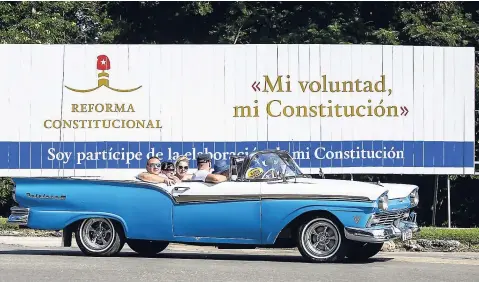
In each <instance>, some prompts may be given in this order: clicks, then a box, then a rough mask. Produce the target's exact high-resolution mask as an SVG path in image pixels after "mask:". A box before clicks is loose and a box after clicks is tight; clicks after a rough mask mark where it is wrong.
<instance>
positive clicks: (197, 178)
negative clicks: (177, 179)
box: [191, 170, 210, 181]
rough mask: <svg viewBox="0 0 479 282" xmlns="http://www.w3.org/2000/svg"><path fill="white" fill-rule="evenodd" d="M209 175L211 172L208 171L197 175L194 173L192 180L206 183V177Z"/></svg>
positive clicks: (200, 171) (198, 172)
mask: <svg viewBox="0 0 479 282" xmlns="http://www.w3.org/2000/svg"><path fill="white" fill-rule="evenodd" d="M208 174H210V172H209V171H207V170H198V171H196V172H195V173H193V176H192V177H191V180H201V181H205V179H206V176H208Z"/></svg>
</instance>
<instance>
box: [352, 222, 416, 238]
mask: <svg viewBox="0 0 479 282" xmlns="http://www.w3.org/2000/svg"><path fill="white" fill-rule="evenodd" d="M408 231H411V232H412V233H415V232H418V231H419V226H418V225H417V223H416V222H414V221H407V220H403V221H400V222H399V223H398V225H397V226H394V225H390V226H377V227H367V228H355V227H345V228H344V235H345V237H346V239H348V240H352V241H359V242H364V243H384V242H386V241H390V240H393V239H396V238H399V237H401V235H402V233H404V232H408Z"/></svg>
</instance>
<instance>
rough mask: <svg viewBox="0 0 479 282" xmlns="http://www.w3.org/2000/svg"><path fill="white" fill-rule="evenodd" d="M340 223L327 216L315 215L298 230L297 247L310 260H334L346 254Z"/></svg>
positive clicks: (340, 258) (338, 259)
mask: <svg viewBox="0 0 479 282" xmlns="http://www.w3.org/2000/svg"><path fill="white" fill-rule="evenodd" d="M341 230H342V229H341V228H340V224H339V223H337V222H336V220H334V219H332V218H327V217H316V218H313V219H311V220H309V221H307V222H305V223H304V224H302V225H301V226H300V228H299V230H298V236H297V240H298V249H299V252H300V253H301V255H302V256H303V257H304V258H306V259H307V260H308V261H311V262H336V261H340V260H342V259H344V257H345V255H346V246H345V241H346V240H345V237H344V233H343V232H342V231H341Z"/></svg>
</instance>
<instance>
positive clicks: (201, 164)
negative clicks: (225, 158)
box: [191, 154, 211, 181]
mask: <svg viewBox="0 0 479 282" xmlns="http://www.w3.org/2000/svg"><path fill="white" fill-rule="evenodd" d="M196 163H197V166H198V171H196V172H195V173H193V176H192V177H191V179H192V180H201V181H205V179H206V176H208V174H210V170H211V157H210V155H209V154H198V156H197V157H196Z"/></svg>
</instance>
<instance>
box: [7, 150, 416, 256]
mask: <svg viewBox="0 0 479 282" xmlns="http://www.w3.org/2000/svg"><path fill="white" fill-rule="evenodd" d="M134 179H135V178H134V176H132V180H106V179H76V178H68V177H65V178H21V177H16V178H14V179H13V180H14V182H15V185H16V186H15V191H14V200H15V201H16V203H18V206H16V207H13V208H12V209H11V212H12V213H11V216H10V217H9V222H11V223H18V224H21V225H25V226H27V227H28V228H34V229H43V230H63V240H62V242H63V243H62V245H63V246H66V247H69V246H71V242H72V238H73V236H72V235H74V238H75V240H76V242H77V245H78V247H79V248H80V249H81V251H82V252H83V253H84V254H86V255H92V256H113V255H115V254H117V253H118V252H120V250H121V249H122V248H123V246H124V244H125V243H127V244H128V245H129V246H130V248H131V249H132V250H134V251H135V252H137V253H139V254H141V255H154V254H157V253H159V252H161V251H163V250H164V249H165V248H166V247H167V246H168V244H169V243H183V244H194V245H210V246H217V247H218V248H243V249H247V248H257V247H262V248H264V247H269V248H285V247H292V248H293V247H297V248H298V249H299V252H300V253H301V255H302V256H303V257H304V258H306V259H307V260H308V261H312V262H333V261H339V260H342V259H344V258H346V257H347V258H349V259H353V260H359V259H367V258H369V257H372V256H374V255H375V254H377V253H378V252H379V251H380V249H381V247H382V245H383V243H384V242H385V241H388V240H392V239H402V240H408V239H410V238H411V237H412V234H413V232H417V231H419V228H418V226H417V224H416V213H414V212H413V208H414V207H416V206H417V204H418V201H419V197H418V189H419V188H418V187H417V186H414V185H403V184H384V183H366V182H358V181H349V180H332V179H324V178H318V179H315V178H312V177H311V176H310V175H305V174H303V173H302V172H301V170H300V168H299V167H298V165H297V164H296V163H295V161H294V160H293V159H292V158H291V156H290V155H289V154H288V152H286V151H279V150H264V151H258V152H254V153H251V154H250V155H248V156H231V158H230V170H229V180H228V181H226V182H222V183H218V184H210V183H204V182H195V181H185V182H181V183H179V184H176V185H174V186H166V185H165V184H154V183H146V182H142V181H139V180H134Z"/></svg>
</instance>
